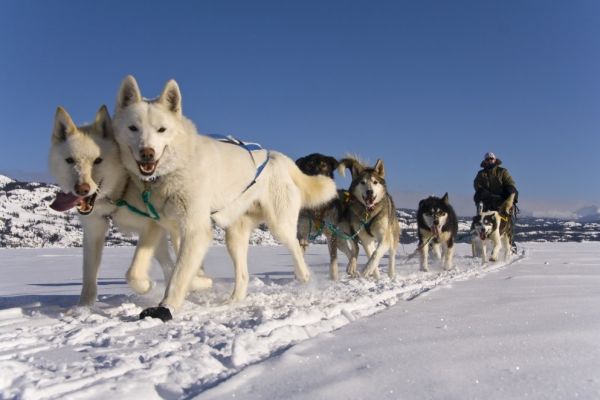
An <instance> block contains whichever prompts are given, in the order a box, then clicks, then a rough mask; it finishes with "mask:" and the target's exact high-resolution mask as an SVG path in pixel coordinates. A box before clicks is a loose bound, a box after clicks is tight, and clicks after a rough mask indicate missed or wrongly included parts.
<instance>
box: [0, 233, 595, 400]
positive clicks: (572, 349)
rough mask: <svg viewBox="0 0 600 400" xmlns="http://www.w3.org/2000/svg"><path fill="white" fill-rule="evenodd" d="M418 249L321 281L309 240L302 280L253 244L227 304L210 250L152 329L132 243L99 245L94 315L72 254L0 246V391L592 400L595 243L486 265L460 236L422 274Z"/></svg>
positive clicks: (226, 266) (321, 255)
mask: <svg viewBox="0 0 600 400" xmlns="http://www.w3.org/2000/svg"><path fill="white" fill-rule="evenodd" d="M413 250H414V245H406V246H404V247H400V248H399V256H398V260H397V261H398V264H399V268H398V269H399V276H398V277H397V278H396V279H395V280H394V281H390V280H389V279H388V278H387V276H386V275H385V269H386V265H387V259H384V261H383V264H384V266H383V270H384V271H383V272H384V274H383V275H382V276H383V277H382V279H381V280H379V281H374V280H366V279H356V280H352V279H348V278H343V279H342V280H341V281H339V282H331V281H329V280H328V278H327V276H328V272H327V265H328V256H327V249H326V247H325V246H323V245H313V246H311V247H309V250H308V253H307V255H306V259H307V262H308V264H309V265H310V266H311V271H312V272H313V274H312V279H311V282H310V283H309V284H299V283H297V282H295V281H294V279H293V267H292V260H291V257H290V256H289V254H288V252H287V250H286V249H285V248H284V247H280V246H255V247H251V248H250V255H249V264H250V272H251V281H250V287H249V295H248V298H247V299H246V300H245V301H243V302H241V303H238V304H229V303H228V301H227V300H228V297H229V294H230V292H231V290H232V285H233V283H232V267H231V265H230V261H229V258H228V256H227V253H226V249H225V248H224V247H222V246H215V247H213V248H212V249H211V252H210V253H209V255H208V257H207V260H206V263H205V265H206V270H207V273H208V274H209V275H211V276H213V277H214V278H215V287H214V288H213V289H211V290H208V291H206V292H202V293H194V294H192V295H190V296H189V297H188V301H186V303H185V305H184V307H183V310H181V312H179V313H177V314H176V316H175V319H174V320H173V321H170V322H168V323H162V322H160V321H158V320H143V321H140V320H139V319H138V315H139V313H140V311H142V309H144V308H145V307H148V306H151V305H156V304H157V303H158V302H159V301H160V299H161V297H162V292H163V290H164V283H163V282H158V284H157V286H156V287H155V288H154V289H153V291H152V292H151V293H150V294H149V295H146V296H138V295H134V294H132V292H131V290H130V289H129V288H128V286H127V284H126V282H125V280H124V278H123V276H124V273H125V270H126V268H127V266H128V263H129V261H130V259H131V255H132V252H133V248H107V249H106V250H105V255H104V259H103V266H102V269H101V272H100V279H99V283H100V289H99V290H100V296H99V297H100V300H99V302H98V304H97V306H96V307H94V308H93V309H92V310H84V309H74V308H72V306H73V305H74V304H76V302H77V298H78V294H79V290H80V289H81V286H80V283H81V266H80V265H81V249H77V248H73V249H2V250H0V260H1V261H0V271H2V276H3V279H2V280H1V281H0V398H24V399H38V398H44V399H45V398H56V399H58V398H73V399H79V398H82V399H84V398H85V399H87V398H98V399H100V398H103V399H104V398H106V396H107V395H110V396H113V398H119V399H128V398H131V399H142V398H143V399H154V398H157V399H158V398H166V399H180V398H194V397H196V396H197V397H198V398H199V399H203V398H215V399H223V398H240V399H260V398H265V399H277V398H291V399H295V398H297V399H367V398H390V399H399V398H439V399H449V398H450V399H452V398H454V399H469V398H498V399H501V398H539V399H547V398H556V399H564V398H577V397H579V398H590V399H591V398H598V397H600V346H599V345H598V340H599V339H598V338H600V290H599V289H598V288H600V243H560V244H557V243H525V244H523V245H521V254H519V255H518V256H516V257H513V259H512V260H511V262H510V263H508V264H504V263H488V264H486V265H485V266H482V265H481V263H480V261H479V260H478V259H473V258H472V257H471V256H470V247H469V246H467V245H465V244H460V245H459V246H458V251H457V257H456V258H455V264H456V268H455V269H454V270H452V271H450V272H444V271H442V270H441V269H440V268H439V267H437V266H434V267H433V268H432V270H431V272H428V273H422V272H419V271H418V260H417V258H413V259H410V260H407V254H408V253H411V252H412V251H413ZM340 259H342V260H343V256H340ZM359 261H360V263H362V264H364V262H365V260H364V258H362V257H361V259H360V260H359ZM340 268H341V269H343V266H342V265H340ZM158 270H159V269H158V268H157V267H156V266H154V269H153V276H155V277H156V278H157V279H158V278H159V277H160V273H159V271H158ZM341 275H343V274H341ZM432 289H441V290H432ZM340 328H343V329H340Z"/></svg>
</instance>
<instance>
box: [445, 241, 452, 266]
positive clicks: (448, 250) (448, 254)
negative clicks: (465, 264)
mask: <svg viewBox="0 0 600 400" xmlns="http://www.w3.org/2000/svg"><path fill="white" fill-rule="evenodd" d="M453 263H454V240H452V238H450V239H449V240H448V242H447V243H445V244H444V269H445V270H446V271H448V270H450V269H452V267H453V266H454V265H453Z"/></svg>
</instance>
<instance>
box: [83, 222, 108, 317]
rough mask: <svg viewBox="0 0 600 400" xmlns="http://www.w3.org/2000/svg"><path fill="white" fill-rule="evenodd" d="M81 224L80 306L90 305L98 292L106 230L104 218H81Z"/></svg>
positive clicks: (94, 300) (106, 225)
mask: <svg viewBox="0 0 600 400" xmlns="http://www.w3.org/2000/svg"><path fill="white" fill-rule="evenodd" d="M81 224H82V226H83V286H82V288H81V295H80V296H79V305H80V306H85V307H87V306H91V305H93V304H94V303H95V302H96V295H97V294H98V285H97V281H98V270H99V269H100V262H101V260H102V250H103V248H104V242H105V240H106V232H107V231H108V221H107V220H106V219H105V218H95V217H91V216H90V217H84V218H81Z"/></svg>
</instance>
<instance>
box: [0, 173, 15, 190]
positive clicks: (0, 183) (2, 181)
mask: <svg viewBox="0 0 600 400" xmlns="http://www.w3.org/2000/svg"><path fill="white" fill-rule="evenodd" d="M11 182H14V180H12V179H10V178H9V177H8V176H5V175H2V174H0V187H4V185H6V184H7V183H11Z"/></svg>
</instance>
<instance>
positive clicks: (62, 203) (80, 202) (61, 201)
mask: <svg viewBox="0 0 600 400" xmlns="http://www.w3.org/2000/svg"><path fill="white" fill-rule="evenodd" d="M101 185H102V182H100V184H99V185H98V189H96V191H95V192H94V193H92V194H91V195H89V196H87V197H82V196H77V195H76V194H73V193H65V192H58V193H56V198H55V199H54V201H53V202H52V204H50V208H51V209H53V210H54V211H60V212H62V211H68V210H70V209H71V208H73V207H76V208H77V211H78V212H79V214H82V215H88V214H89V213H91V212H92V211H93V210H94V203H95V202H96V197H97V196H98V192H99V191H100V186H101Z"/></svg>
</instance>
